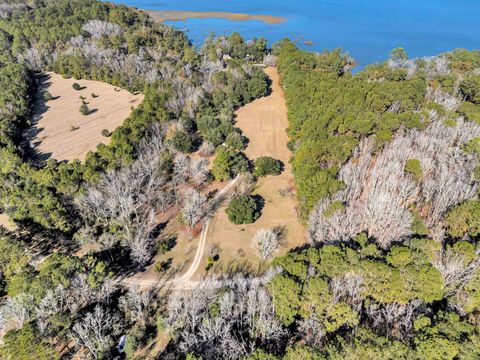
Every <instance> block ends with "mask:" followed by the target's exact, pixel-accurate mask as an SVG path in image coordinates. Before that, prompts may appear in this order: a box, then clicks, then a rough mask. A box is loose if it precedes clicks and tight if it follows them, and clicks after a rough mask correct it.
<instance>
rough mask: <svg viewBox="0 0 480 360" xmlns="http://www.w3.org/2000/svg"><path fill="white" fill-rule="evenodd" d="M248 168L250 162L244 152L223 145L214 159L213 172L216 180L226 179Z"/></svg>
mask: <svg viewBox="0 0 480 360" xmlns="http://www.w3.org/2000/svg"><path fill="white" fill-rule="evenodd" d="M248 169H249V162H248V159H247V157H246V156H245V155H244V154H243V153H241V152H235V151H233V150H229V149H226V148H224V147H221V148H219V149H218V151H217V156H216V158H215V160H214V161H213V167H212V174H213V176H214V177H215V179H216V180H220V181H226V180H229V179H231V178H232V177H234V176H235V175H237V174H240V173H242V172H245V171H247V170H248Z"/></svg>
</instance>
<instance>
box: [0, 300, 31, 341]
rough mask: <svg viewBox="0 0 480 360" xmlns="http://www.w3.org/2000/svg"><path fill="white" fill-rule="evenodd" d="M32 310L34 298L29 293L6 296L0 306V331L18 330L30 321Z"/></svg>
mask: <svg viewBox="0 0 480 360" xmlns="http://www.w3.org/2000/svg"><path fill="white" fill-rule="evenodd" d="M33 311H34V299H33V297H32V296H31V295H27V294H21V295H18V296H16V297H13V298H7V299H6V300H5V302H4V303H3V304H2V305H1V306H0V331H2V332H3V333H6V332H8V331H10V330H18V329H21V328H22V327H23V324H25V323H26V322H28V321H30V319H31V318H32V316H33Z"/></svg>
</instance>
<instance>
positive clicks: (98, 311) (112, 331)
mask: <svg viewBox="0 0 480 360" xmlns="http://www.w3.org/2000/svg"><path fill="white" fill-rule="evenodd" d="M121 329H122V324H121V322H120V317H119V316H118V315H116V314H110V313H109V312H108V311H107V310H105V309H103V308H102V307H100V306H96V307H95V310H94V311H93V312H89V313H87V314H86V315H85V316H84V317H83V318H82V319H81V320H79V321H78V322H77V323H75V325H73V328H72V332H71V333H70V336H71V338H72V339H73V340H74V341H75V342H76V343H77V345H79V346H82V347H85V348H86V349H87V350H88V351H89V352H90V354H91V355H92V357H93V358H95V359H98V358H99V357H100V356H101V355H102V354H103V353H105V352H107V351H108V350H109V349H110V348H111V347H112V345H113V341H114V339H115V336H117V335H119V334H120V331H121Z"/></svg>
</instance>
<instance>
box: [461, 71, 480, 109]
mask: <svg viewBox="0 0 480 360" xmlns="http://www.w3.org/2000/svg"><path fill="white" fill-rule="evenodd" d="M460 92H461V93H462V95H463V96H464V97H465V100H467V101H470V102H472V103H474V104H480V75H479V76H471V77H468V78H466V79H465V80H464V81H462V83H461V84H460Z"/></svg>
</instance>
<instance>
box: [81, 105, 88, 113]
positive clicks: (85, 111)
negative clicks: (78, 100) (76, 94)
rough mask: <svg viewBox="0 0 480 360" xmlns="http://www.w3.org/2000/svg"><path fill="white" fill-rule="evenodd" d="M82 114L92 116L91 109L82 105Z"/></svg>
mask: <svg viewBox="0 0 480 360" xmlns="http://www.w3.org/2000/svg"><path fill="white" fill-rule="evenodd" d="M80 114H82V115H89V114H90V109H89V108H88V106H87V104H82V106H80Z"/></svg>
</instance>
